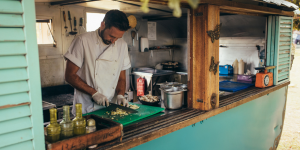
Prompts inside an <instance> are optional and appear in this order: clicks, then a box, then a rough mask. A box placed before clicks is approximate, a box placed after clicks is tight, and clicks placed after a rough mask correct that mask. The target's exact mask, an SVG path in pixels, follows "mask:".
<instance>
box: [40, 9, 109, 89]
mask: <svg viewBox="0 0 300 150" xmlns="http://www.w3.org/2000/svg"><path fill="white" fill-rule="evenodd" d="M35 5H36V7H35V9H36V18H37V19H52V22H53V24H52V27H53V35H54V39H55V40H56V42H57V46H56V47H53V46H52V44H49V45H38V49H39V57H40V73H41V84H42V87H49V86H55V85H62V84H65V80H64V70H65V65H66V62H65V60H64V58H63V55H64V54H65V53H66V52H67V50H68V48H69V46H70V44H71V42H72V40H73V39H74V37H75V36H74V35H69V34H68V32H70V30H71V28H70V22H69V20H68V11H70V13H71V18H72V26H73V18H74V17H76V20H77V31H78V30H79V18H81V17H82V18H84V23H83V26H84V28H85V26H86V23H85V21H86V12H95V13H106V11H103V10H96V9H90V8H85V7H82V6H76V5H68V6H51V5H50V4H49V3H35ZM63 11H65V13H66V19H67V20H66V25H67V27H68V29H67V33H66V30H65V28H64V27H65V22H64V20H63ZM99 26H100V24H99ZM73 29H74V26H73ZM82 32H83V30H80V33H82Z"/></svg>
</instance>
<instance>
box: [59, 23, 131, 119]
mask: <svg viewBox="0 0 300 150" xmlns="http://www.w3.org/2000/svg"><path fill="white" fill-rule="evenodd" d="M64 57H65V58H66V59H68V60H70V61H71V62H73V63H74V64H75V65H76V66H78V67H79V68H80V69H79V70H78V72H77V75H78V76H79V77H80V78H81V79H82V80H83V81H85V82H86V83H87V85H89V86H90V87H92V88H94V89H96V90H97V91H98V92H99V93H101V94H103V95H105V96H106V97H107V99H108V100H109V101H111V100H112V98H113V97H114V94H115V89H116V87H117V83H118V79H119V76H120V72H121V71H122V70H126V69H128V68H130V67H131V64H130V59H129V57H128V47H127V43H126V42H125V41H124V40H123V39H118V40H117V41H116V42H115V44H111V45H106V44H104V43H103V41H102V38H101V37H100V36H99V34H98V29H97V30H96V31H93V32H87V33H84V34H81V35H79V36H77V37H76V38H75V39H74V40H73V41H72V43H71V45H70V47H69V50H68V51H67V53H66V54H65V55H64ZM76 103H81V104H82V113H83V114H85V113H88V112H91V111H93V110H95V109H94V107H95V106H94V105H97V104H95V103H93V102H92V97H91V96H90V95H88V94H85V93H83V92H81V91H79V90H77V89H75V92H74V101H73V109H72V113H73V114H75V104H76ZM98 106H99V105H98ZM98 108H99V107H98Z"/></svg>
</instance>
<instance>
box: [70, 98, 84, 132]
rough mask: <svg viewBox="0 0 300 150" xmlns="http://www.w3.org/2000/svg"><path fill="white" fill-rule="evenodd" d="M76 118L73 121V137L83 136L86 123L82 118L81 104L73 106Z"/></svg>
mask: <svg viewBox="0 0 300 150" xmlns="http://www.w3.org/2000/svg"><path fill="white" fill-rule="evenodd" d="M75 107H76V117H75V118H74V119H73V121H72V122H73V132H74V136H77V135H82V134H85V127H86V121H85V119H84V118H83V117H82V104H80V103H78V104H75Z"/></svg>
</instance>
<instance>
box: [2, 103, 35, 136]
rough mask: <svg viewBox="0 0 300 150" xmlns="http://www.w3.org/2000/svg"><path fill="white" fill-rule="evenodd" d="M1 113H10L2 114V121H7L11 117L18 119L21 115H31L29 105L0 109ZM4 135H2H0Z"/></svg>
mask: <svg viewBox="0 0 300 150" xmlns="http://www.w3.org/2000/svg"><path fill="white" fill-rule="evenodd" d="M0 114H9V115H0V122H1V121H6V120H10V119H16V118H21V117H26V116H30V115H31V112H30V108H29V106H28V105H23V106H18V107H11V108H6V109H0ZM0 136H2V135H0Z"/></svg>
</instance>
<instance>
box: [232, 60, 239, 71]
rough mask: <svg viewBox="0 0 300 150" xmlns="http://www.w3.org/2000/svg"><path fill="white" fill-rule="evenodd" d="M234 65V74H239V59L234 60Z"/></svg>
mask: <svg viewBox="0 0 300 150" xmlns="http://www.w3.org/2000/svg"><path fill="white" fill-rule="evenodd" d="M232 67H233V74H238V70H239V61H238V60H237V59H235V61H234V62H233V64H232Z"/></svg>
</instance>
